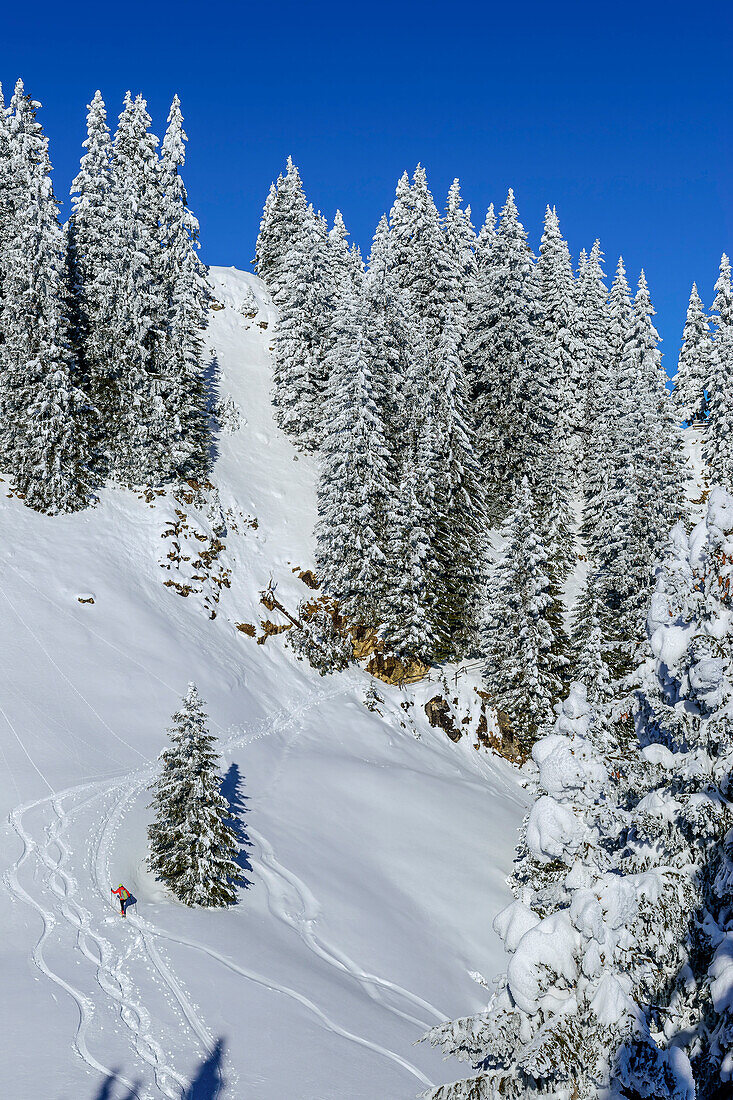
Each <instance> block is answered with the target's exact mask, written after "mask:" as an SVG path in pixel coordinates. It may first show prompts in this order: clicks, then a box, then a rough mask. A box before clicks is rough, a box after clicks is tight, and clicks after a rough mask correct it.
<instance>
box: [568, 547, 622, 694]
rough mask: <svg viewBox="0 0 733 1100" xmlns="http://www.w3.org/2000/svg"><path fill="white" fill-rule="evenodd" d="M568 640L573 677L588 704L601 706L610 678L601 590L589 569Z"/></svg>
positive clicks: (609, 684)
mask: <svg viewBox="0 0 733 1100" xmlns="http://www.w3.org/2000/svg"><path fill="white" fill-rule="evenodd" d="M570 642H571V666H572V674H573V680H574V681H576V682H578V683H581V684H583V685H584V687H585V690H586V695H587V697H588V700H589V701H590V703H591V704H592V705H593V706H594V707H596V708H601V707H602V706H603V705H604V704H606V703H608V701H609V700H610V698H611V695H612V686H611V684H612V680H611V671H610V669H609V666H608V660H607V648H608V643H607V640H606V638H605V635H604V633H603V625H602V607H601V589H600V585H599V579H598V577H597V576H596V574H595V573H594V572H593V570H592V569H591V570H590V571H589V572H588V576H587V577H586V580H585V584H584V585H583V588H582V589H581V592H580V596H579V598H578V602H577V604H576V606H575V609H574V611H573V617H572V621H571V625H570Z"/></svg>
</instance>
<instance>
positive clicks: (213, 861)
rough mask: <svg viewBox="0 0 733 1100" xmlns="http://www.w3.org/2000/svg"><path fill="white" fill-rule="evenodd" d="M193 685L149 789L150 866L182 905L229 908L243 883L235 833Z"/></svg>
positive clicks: (214, 750)
mask: <svg viewBox="0 0 733 1100" xmlns="http://www.w3.org/2000/svg"><path fill="white" fill-rule="evenodd" d="M206 721H207V720H206V713H205V711H204V706H203V703H202V701H201V699H200V697H199V694H198V692H197V690H196V685H195V684H189V685H188V691H187V692H186V695H185V697H184V699H183V704H182V706H181V709H180V710H179V711H177V712H176V714H174V715H173V725H172V727H171V728H170V730H169V731H168V732H169V734H170V738H171V744H170V746H169V747H168V748H166V749H164V750H163V751H162V753H161V754H160V758H159V759H160V766H161V768H160V774H159V775H158V777H157V778H156V780H155V782H154V783H153V785H152V786H151V788H150V789H151V790H152V791H153V792H154V796H153V801H152V803H151V806H152V807H153V809H154V810H155V818H154V820H153V822H152V823H151V825H150V826H149V827H148V840H149V843H150V857H149V859H148V867H149V868H150V870H151V871H153V872H154V874H155V875H156V877H157V878H158V879H160V880H161V881H163V882H164V883H165V884H166V885H167V886H168V887H169V888H170V889H171V890H172V892H173V893H174V894H175V895H176V897H177V898H178V899H179V900H180V901H182V902H184V904H186V905H200V906H206V907H216V906H226V905H233V904H234V903H235V901H236V892H235V886H236V885H237V884H238V883H241V882H242V875H241V871H240V868H239V866H238V864H237V863H236V857H237V853H238V843H237V833H236V829H235V827H234V824H233V822H234V819H233V817H232V815H231V812H230V810H229V805H228V803H227V801H226V799H225V798H224V796H223V795H222V793H221V775H220V774H219V757H218V754H217V752H216V749H215V748H214V745H215V741H216V738H215V737H214V736H213V735H212V734H210V733H209V732H208V730H207V726H206Z"/></svg>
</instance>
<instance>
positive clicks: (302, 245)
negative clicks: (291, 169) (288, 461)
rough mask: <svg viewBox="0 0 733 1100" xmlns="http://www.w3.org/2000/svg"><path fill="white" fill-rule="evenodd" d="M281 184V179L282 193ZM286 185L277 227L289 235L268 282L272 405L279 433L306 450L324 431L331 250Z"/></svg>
mask: <svg viewBox="0 0 733 1100" xmlns="http://www.w3.org/2000/svg"><path fill="white" fill-rule="evenodd" d="M286 182H287V177H286V181H284V182H283V186H282V189H283V190H284V189H285V183H286ZM289 186H290V192H289V193H290V197H291V199H292V208H291V209H290V213H289V214H288V218H287V219H284V217H283V224H284V225H287V226H288V227H289V231H290V234H291V235H290V237H289V238H288V239H287V242H286V248H285V252H284V255H283V256H282V257H281V259H280V260H279V262H278V265H277V268H276V270H275V273H274V274H273V275H272V282H271V284H270V285H271V289H272V293H273V299H274V301H275V305H276V306H277V308H278V314H279V317H278V322H277V328H276V330H275V337H274V344H275V353H274V369H273V404H274V406H275V419H276V421H277V423H278V424H279V426H280V427H281V428H282V429H283V431H285V432H287V433H288V434H290V435H292V436H293V437H294V438H295V440H296V441H297V442H298V444H299V445H300V446H301V447H303V448H305V449H306V450H315V449H317V448H318V447H319V446H320V444H321V442H322V438H323V432H324V427H325V425H324V419H323V418H324V399H325V392H326V385H327V381H328V360H329V350H330V348H331V345H332V342H333V340H334V332H333V328H332V323H333V314H332V289H333V283H332V274H333V267H332V261H333V248H332V245H331V242H330V241H329V236H328V228H327V226H326V223H325V219H324V218H323V217H322V216H321V215H320V214H316V212H315V211H314V210H313V208H312V206H306V205H305V196H304V195H303V194H302V189H301V188H300V182H299V177H296V178H295V179H294V180H293V181H292V182H291V183H290V185H289ZM273 217H274V214H273Z"/></svg>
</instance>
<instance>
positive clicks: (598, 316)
mask: <svg viewBox="0 0 733 1100" xmlns="http://www.w3.org/2000/svg"><path fill="white" fill-rule="evenodd" d="M576 286H577V297H578V312H579V320H580V338H581V349H582V356H583V367H582V372H583V376H584V377H585V379H586V393H585V398H584V401H583V402H582V419H581V424H582V429H581V434H582V437H583V502H584V507H583V518H582V535H583V540H584V542H585V545H586V547H587V548H588V549H589V550H590V551H591V552H596V551H597V547H598V523H599V519H600V516H599V514H598V510H597V508H596V501H597V500H598V497H599V496H600V495H601V494H602V493H603V492H604V491H605V487H606V484H607V473H608V470H607V464H606V455H607V454H608V450H609V447H610V432H611V413H612V406H613V400H614V395H613V390H612V377H613V357H612V354H611V344H610V338H609V330H610V309H609V301H608V289H607V287H606V284H605V282H604V276H603V252H602V251H601V246H600V242H599V241H595V242H594V244H593V247H592V248H591V250H590V253H589V254H588V256H587V258H586V261H585V262H584V263H583V264H582V266H581V268H580V269H579V272H578V280H577V284H576Z"/></svg>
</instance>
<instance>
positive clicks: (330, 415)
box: [316, 289, 389, 627]
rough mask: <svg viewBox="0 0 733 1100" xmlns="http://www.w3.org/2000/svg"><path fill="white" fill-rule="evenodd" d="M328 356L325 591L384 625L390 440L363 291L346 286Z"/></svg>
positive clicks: (320, 556)
mask: <svg viewBox="0 0 733 1100" xmlns="http://www.w3.org/2000/svg"><path fill="white" fill-rule="evenodd" d="M335 330H336V331H335V338H334V342H333V345H332V348H331V351H330V352H329V355H328V372H329V387H328V391H327V402H326V415H325V424H326V436H325V439H324V441H323V446H322V452H321V453H322V469H321V477H320V481H319V486H318V522H317V525H316V559H317V563H318V573H319V577H320V579H321V583H322V585H323V588H324V590H325V591H326V592H327V593H328V594H329V595H331V596H333V597H334V598H335V599H336V600H337V601H338V604H339V610H340V611H341V613H342V614H343V615H345V616H346V618H347V620H348V621H349V622H350V623H351V624H353V625H357V624H361V625H365V626H372V627H373V626H376V625H377V624H378V623H379V610H380V605H381V601H382V590H383V563H384V556H385V554H384V523H385V512H386V506H387V498H388V491H389V486H388V481H387V478H386V476H385V464H386V458H387V445H386V440H385V432H384V423H383V420H382V415H381V409H380V407H379V404H378V402H377V400H376V399H375V393H374V381H373V378H372V373H371V362H370V355H369V348H368V338H367V335H366V323H365V316H364V299H363V296H357V293H356V291H355V290H353V289H351V290H347V291H345V292H344V293H343V294H342V296H341V299H340V302H339V305H338V307H337V311H336V319H335Z"/></svg>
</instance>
